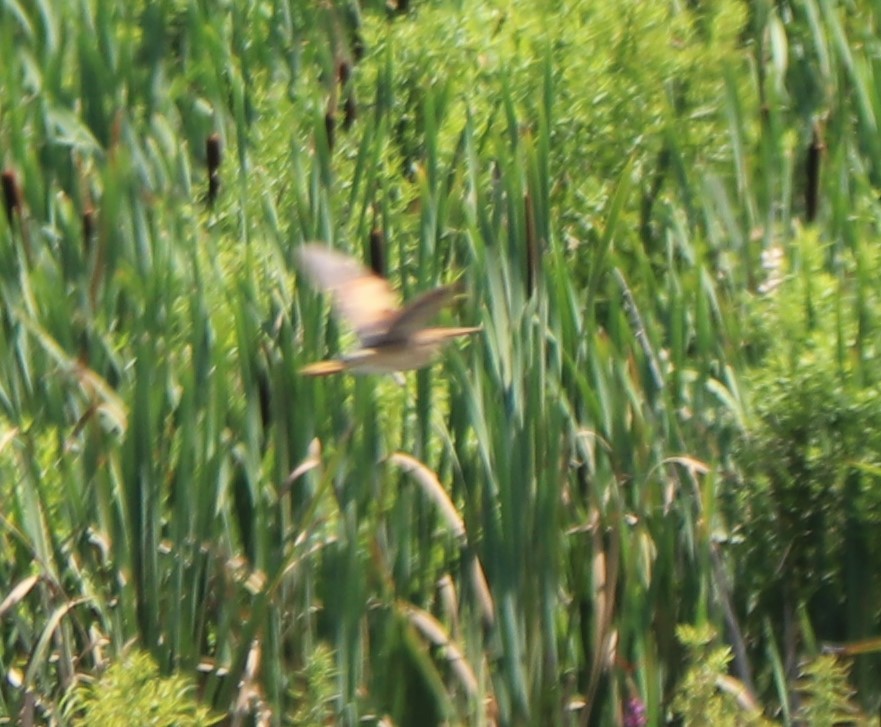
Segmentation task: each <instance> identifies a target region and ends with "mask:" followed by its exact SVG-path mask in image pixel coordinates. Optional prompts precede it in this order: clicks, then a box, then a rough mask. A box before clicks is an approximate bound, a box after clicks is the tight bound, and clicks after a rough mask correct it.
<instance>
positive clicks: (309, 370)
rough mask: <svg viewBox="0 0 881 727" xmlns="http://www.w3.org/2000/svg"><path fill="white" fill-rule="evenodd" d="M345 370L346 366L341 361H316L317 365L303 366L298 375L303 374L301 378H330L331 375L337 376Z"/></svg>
mask: <svg viewBox="0 0 881 727" xmlns="http://www.w3.org/2000/svg"><path fill="white" fill-rule="evenodd" d="M345 370H346V365H345V364H344V363H343V362H342V361H333V360H330V361H318V362H317V363H313V364H309V365H308V366H304V367H303V368H301V369H300V373H301V374H303V376H330V375H331V374H338V373H340V372H341V371H345Z"/></svg>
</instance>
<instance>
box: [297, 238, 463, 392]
mask: <svg viewBox="0 0 881 727" xmlns="http://www.w3.org/2000/svg"><path fill="white" fill-rule="evenodd" d="M297 263H298V265H299V267H300V269H301V270H302V271H303V272H304V273H305V274H306V276H307V277H308V278H309V279H310V280H311V281H312V283H313V284H314V285H315V286H316V287H318V288H320V289H321V290H323V291H325V292H327V293H330V296H331V300H332V301H333V307H334V310H335V312H336V314H337V315H338V316H339V317H340V318H342V319H343V320H345V321H346V322H347V323H348V324H349V325H351V326H352V328H353V330H354V331H355V334H356V335H357V336H358V340H359V341H360V343H361V348H359V349H357V350H355V351H352V352H351V353H349V354H346V355H344V356H342V357H341V358H339V359H335V360H332V361H319V362H318V363H314V364H310V365H309V366H306V367H304V368H302V369H300V373H303V374H306V375H309V376H327V375H329V374H336V373H340V372H341V371H351V372H353V373H394V372H397V371H407V370H410V369H420V368H423V367H424V366H428V365H429V364H430V363H431V362H432V360H433V359H434V357H435V356H436V355H437V354H438V353H439V352H440V350H441V348H442V347H443V345H444V343H446V342H447V341H448V340H450V339H451V338H456V337H457V336H465V335H468V334H471V333H477V332H478V331H480V330H481V329H480V328H479V327H466V328H425V325H426V324H427V323H428V322H429V321H430V320H431V319H432V318H434V316H436V315H437V314H438V313H439V312H440V310H441V309H442V308H443V307H444V306H445V305H447V304H449V303H450V302H451V301H452V300H453V298H454V297H455V296H456V293H457V291H458V287H457V286H456V285H446V286H443V287H440V288H435V289H434V290H430V291H428V292H427V293H423V294H422V295H420V296H419V297H418V298H416V299H415V300H413V301H412V302H411V303H409V304H408V305H406V306H404V307H403V308H399V307H398V305H397V299H396V296H395V294H394V292H393V291H392V288H391V286H390V285H389V283H388V281H387V280H385V279H384V278H380V277H379V276H378V275H374V274H373V273H372V272H370V271H369V270H367V269H366V268H364V267H363V266H362V265H361V264H360V263H358V262H357V261H356V260H354V259H353V258H351V257H349V256H347V255H343V254H342V253H339V252H336V251H334V250H332V249H330V248H328V247H326V246H324V245H321V244H318V243H308V244H306V245H303V246H302V247H301V248H300V249H299V250H298V251H297Z"/></svg>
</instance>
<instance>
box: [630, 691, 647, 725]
mask: <svg viewBox="0 0 881 727" xmlns="http://www.w3.org/2000/svg"><path fill="white" fill-rule="evenodd" d="M646 724H648V721H647V720H646V717H645V705H644V704H643V703H642V700H641V699H640V698H639V697H630V698H629V699H628V700H627V701H626V702H625V703H624V727H645V726H646Z"/></svg>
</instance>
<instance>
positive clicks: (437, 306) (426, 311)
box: [385, 283, 461, 342]
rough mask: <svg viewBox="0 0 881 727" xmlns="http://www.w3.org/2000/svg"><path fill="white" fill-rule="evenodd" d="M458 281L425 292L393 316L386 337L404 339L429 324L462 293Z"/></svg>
mask: <svg viewBox="0 0 881 727" xmlns="http://www.w3.org/2000/svg"><path fill="white" fill-rule="evenodd" d="M460 290H461V288H460V286H459V285H458V284H457V283H453V284H452V285H444V286H442V287H440V288H435V289H434V290H429V291H428V292H426V293H423V294H422V295H420V296H419V297H417V298H416V299H415V300H412V301H408V302H407V304H406V305H405V306H404V307H403V308H402V309H401V310H399V311H397V313H396V314H395V316H394V317H393V318H392V320H391V321H390V323H389V327H388V330H387V331H386V334H385V337H386V338H387V339H388V340H389V341H390V342H392V341H403V340H405V339H407V338H409V337H410V336H412V335H413V334H414V333H415V332H416V331H419V330H421V329H423V328H425V326H427V325H428V324H429V323H430V322H431V321H432V320H433V319H434V317H435V316H437V314H438V313H440V311H441V309H442V308H443V307H444V306H446V305H449V303H450V302H451V301H452V300H453V298H455V297H456V296H457V295H458V294H459V293H460Z"/></svg>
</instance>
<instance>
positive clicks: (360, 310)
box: [296, 242, 406, 347]
mask: <svg viewBox="0 0 881 727" xmlns="http://www.w3.org/2000/svg"><path fill="white" fill-rule="evenodd" d="M296 256H297V264H298V266H299V267H300V269H301V270H302V271H303V272H304V273H305V274H306V275H307V276H308V278H309V279H310V280H311V281H312V283H313V284H314V285H315V286H316V287H318V288H320V289H321V290H323V291H325V292H327V293H329V294H330V296H331V299H332V301H333V306H334V309H335V311H336V313H337V315H338V316H339V317H340V318H342V319H343V320H344V321H346V322H347V323H348V324H349V325H350V326H351V327H352V329H353V330H354V331H355V334H356V335H357V336H358V339H359V340H360V341H361V345H362V346H365V347H366V346H372V345H375V344H376V343H377V342H381V341H382V339H383V338H384V337H385V335H386V334H387V333H388V330H389V327H390V326H391V325H392V324H393V323H394V321H395V319H396V316H398V315H399V309H398V303H397V298H396V296H395V294H394V291H392V288H391V286H390V285H389V283H388V281H387V280H385V279H384V278H380V277H379V276H378V275H374V274H373V273H372V272H370V271H369V270H367V269H366V268H365V267H364V266H362V265H361V264H360V263H359V262H358V261H356V260H355V259H354V258H351V257H349V256H348V255H344V254H342V253H339V252H336V251H335V250H332V249H330V248H329V247H327V246H325V245H322V244H320V243H315V242H310V243H307V244H305V245H303V246H302V247H301V248H300V249H299V250H298V251H297V253H296ZM405 311H406V309H405Z"/></svg>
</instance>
